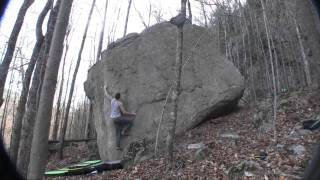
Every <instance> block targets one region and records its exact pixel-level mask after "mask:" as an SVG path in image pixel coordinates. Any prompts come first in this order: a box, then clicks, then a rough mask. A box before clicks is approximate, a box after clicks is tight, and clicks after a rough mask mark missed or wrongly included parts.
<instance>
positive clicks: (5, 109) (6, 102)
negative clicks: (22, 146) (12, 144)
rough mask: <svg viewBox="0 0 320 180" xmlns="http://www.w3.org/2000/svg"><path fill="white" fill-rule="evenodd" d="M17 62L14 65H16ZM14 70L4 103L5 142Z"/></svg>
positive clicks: (2, 128) (3, 132) (2, 124)
mask: <svg viewBox="0 0 320 180" xmlns="http://www.w3.org/2000/svg"><path fill="white" fill-rule="evenodd" d="M15 60H16V59H14V62H13V64H15ZM13 74H14V73H13V70H12V71H11V75H10V80H9V88H8V90H7V94H6V99H5V102H4V108H3V115H2V120H1V136H2V137H3V139H4V140H5V139H6V138H5V131H6V124H7V115H8V110H9V102H10V99H11V93H12V83H13V77H14V76H13Z"/></svg>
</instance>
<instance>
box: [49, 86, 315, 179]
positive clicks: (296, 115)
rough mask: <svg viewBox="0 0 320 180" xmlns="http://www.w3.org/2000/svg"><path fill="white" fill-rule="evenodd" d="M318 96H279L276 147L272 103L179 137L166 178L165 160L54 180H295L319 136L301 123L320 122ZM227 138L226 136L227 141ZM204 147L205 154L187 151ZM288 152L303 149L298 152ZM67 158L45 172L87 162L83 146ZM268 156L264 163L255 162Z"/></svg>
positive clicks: (304, 92) (266, 101)
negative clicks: (170, 169)
mask: <svg viewBox="0 0 320 180" xmlns="http://www.w3.org/2000/svg"><path fill="white" fill-rule="evenodd" d="M317 98H320V93H319V92H316V91H311V90H300V91H296V92H292V93H284V94H281V95H280V96H279V99H278V108H277V122H276V135H277V138H276V139H277V142H275V141H274V131H273V128H272V127H273V123H272V122H273V110H272V103H273V101H272V98H268V99H264V100H261V101H258V102H257V103H255V104H254V103H253V104H250V105H248V104H247V105H241V107H239V109H238V110H236V111H235V112H233V113H232V114H229V115H227V116H224V117H220V118H217V119H212V120H210V121H207V122H205V123H203V124H201V125H200V126H198V127H197V128H195V129H193V130H191V131H190V132H187V133H185V134H182V135H179V136H178V137H177V142H176V145H175V162H174V168H173V170H172V171H170V172H166V163H165V162H166V161H165V158H164V156H162V157H161V156H160V157H158V158H154V159H149V160H146V161H143V162H142V163H140V164H136V165H135V166H133V167H130V168H127V169H122V170H116V171H109V172H103V173H98V174H94V175H85V176H72V177H71V176H69V177H60V178H55V179H66V178H67V179H80V178H82V179H229V178H231V177H232V178H233V179H259V180H260V179H265V180H268V179H280V180H284V179H299V177H301V176H302V174H303V171H304V170H305V167H306V165H307V164H308V162H309V161H310V159H311V157H312V153H313V149H314V147H315V145H316V144H317V143H318V142H319V137H320V130H314V131H309V130H303V129H302V122H303V121H305V120H310V119H313V120H316V119H319V120H320V102H319V101H318V100H319V99H317ZM226 134H227V136H226ZM197 143H202V146H203V147H204V148H201V150H199V149H188V148H187V147H188V145H189V144H197ZM291 146H296V147H298V150H299V148H300V150H301V148H302V149H303V148H305V151H303V150H302V151H301V152H296V153H300V154H296V153H294V152H293V150H292V149H291ZM66 151H67V152H66V154H67V158H66V159H64V160H63V161H58V160H56V159H55V158H53V157H51V161H50V163H49V164H48V169H52V168H56V167H62V166H65V165H67V164H72V163H74V162H79V161H81V160H87V159H88V156H90V152H88V148H87V147H85V145H83V144H82V145H80V146H79V147H74V146H73V147H68V149H67V150H66ZM259 155H266V158H265V159H263V157H259Z"/></svg>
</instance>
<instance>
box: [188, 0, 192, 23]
mask: <svg viewBox="0 0 320 180" xmlns="http://www.w3.org/2000/svg"><path fill="white" fill-rule="evenodd" d="M188 12H189V17H188V19H189V20H190V23H191V24H192V10H191V5H190V0H188Z"/></svg>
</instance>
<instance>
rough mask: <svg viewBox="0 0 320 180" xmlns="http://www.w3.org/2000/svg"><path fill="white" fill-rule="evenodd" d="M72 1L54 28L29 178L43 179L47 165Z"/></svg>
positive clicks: (63, 8) (65, 5)
mask: <svg viewBox="0 0 320 180" xmlns="http://www.w3.org/2000/svg"><path fill="white" fill-rule="evenodd" d="M72 1H73V0H62V3H61V7H60V10H59V14H58V18H57V23H56V26H55V28H54V33H53V38H52V46H51V48H50V51H49V58H48V63H47V69H46V72H45V77H44V81H43V86H42V92H41V96H40V102H39V109H38V113H37V118H36V124H35V127H34V133H33V140H32V147H31V154H30V166H29V167H30V168H29V172H30V173H29V174H28V179H42V178H43V175H44V171H45V167H46V160H47V153H48V136H49V126H50V118H51V113H52V105H53V98H54V93H55V88H56V83H57V75H58V71H59V65H60V60H61V56H62V52H63V41H64V36H65V34H66V30H67V26H68V21H69V16H70V11H71V6H72Z"/></svg>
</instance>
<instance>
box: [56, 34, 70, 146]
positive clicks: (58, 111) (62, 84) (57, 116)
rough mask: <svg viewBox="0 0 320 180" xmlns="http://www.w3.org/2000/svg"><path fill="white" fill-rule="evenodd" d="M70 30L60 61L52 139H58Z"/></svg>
mask: <svg viewBox="0 0 320 180" xmlns="http://www.w3.org/2000/svg"><path fill="white" fill-rule="evenodd" d="M69 33H70V30H67V33H66V41H65V42H66V49H65V53H64V57H63V63H62V72H61V82H60V89H59V95H58V100H57V105H56V108H57V111H56V114H55V120H54V124H53V128H52V139H54V140H57V139H58V128H59V127H58V126H59V124H60V123H59V119H60V112H61V108H60V106H61V97H62V91H63V87H64V68H65V64H66V57H67V54H68V50H69V44H68V36H69Z"/></svg>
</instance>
